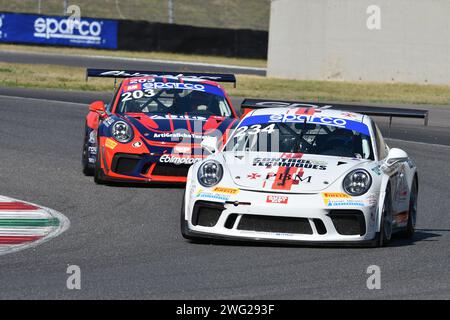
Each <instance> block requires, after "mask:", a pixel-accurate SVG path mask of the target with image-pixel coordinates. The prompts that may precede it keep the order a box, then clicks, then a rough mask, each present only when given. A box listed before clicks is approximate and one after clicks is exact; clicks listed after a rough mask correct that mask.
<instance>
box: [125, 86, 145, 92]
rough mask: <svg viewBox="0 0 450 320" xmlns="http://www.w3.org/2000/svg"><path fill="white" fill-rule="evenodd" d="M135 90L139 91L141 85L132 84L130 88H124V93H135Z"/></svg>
mask: <svg viewBox="0 0 450 320" xmlns="http://www.w3.org/2000/svg"><path fill="white" fill-rule="evenodd" d="M135 90H141V85H140V84H132V85H130V86H126V87H125V90H124V91H126V92H128V91H135Z"/></svg>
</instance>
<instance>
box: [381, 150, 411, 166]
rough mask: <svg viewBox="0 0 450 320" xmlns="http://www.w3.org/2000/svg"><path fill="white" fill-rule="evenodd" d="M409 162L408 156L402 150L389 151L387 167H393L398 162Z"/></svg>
mask: <svg viewBox="0 0 450 320" xmlns="http://www.w3.org/2000/svg"><path fill="white" fill-rule="evenodd" d="M407 160H408V154H407V153H406V152H405V151H403V150H402V149H398V148H392V149H390V150H389V153H388V156H387V158H386V161H385V162H386V165H388V166H392V165H393V164H396V163H398V162H404V161H407Z"/></svg>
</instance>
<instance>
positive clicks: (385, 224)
mask: <svg viewBox="0 0 450 320" xmlns="http://www.w3.org/2000/svg"><path fill="white" fill-rule="evenodd" d="M392 230H393V226H392V200H391V189H390V187H389V186H388V187H387V188H386V196H385V198H384V203H383V211H382V214H381V220H380V232H378V233H377V235H376V237H375V243H374V245H375V247H386V246H387V245H388V244H389V242H390V241H391V238H392Z"/></svg>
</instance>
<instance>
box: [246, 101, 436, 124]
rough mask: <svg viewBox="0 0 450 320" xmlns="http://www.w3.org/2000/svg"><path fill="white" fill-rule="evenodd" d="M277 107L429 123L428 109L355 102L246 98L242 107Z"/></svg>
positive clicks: (390, 122) (247, 109) (247, 108)
mask: <svg viewBox="0 0 450 320" xmlns="http://www.w3.org/2000/svg"><path fill="white" fill-rule="evenodd" d="M277 107H305V108H324V109H335V110H343V111H349V112H356V113H361V114H365V115H368V116H377V117H389V126H391V124H392V118H417V119H424V125H425V126H427V125H428V110H419V109H406V108H391V107H374V106H362V105H353V104H339V103H333V104H330V103H323V102H305V101H283V100H262V99H245V100H244V101H243V102H242V104H241V108H242V111H243V114H246V113H247V112H249V111H251V110H252V109H262V108H277Z"/></svg>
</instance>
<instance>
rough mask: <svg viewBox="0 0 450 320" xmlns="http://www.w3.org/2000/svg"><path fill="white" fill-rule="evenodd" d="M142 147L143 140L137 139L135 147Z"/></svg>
mask: <svg viewBox="0 0 450 320" xmlns="http://www.w3.org/2000/svg"><path fill="white" fill-rule="evenodd" d="M140 147H142V142H140V141H136V142H135V143H133V148H140Z"/></svg>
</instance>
